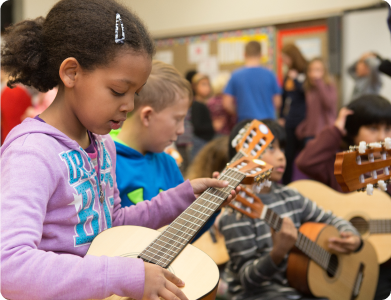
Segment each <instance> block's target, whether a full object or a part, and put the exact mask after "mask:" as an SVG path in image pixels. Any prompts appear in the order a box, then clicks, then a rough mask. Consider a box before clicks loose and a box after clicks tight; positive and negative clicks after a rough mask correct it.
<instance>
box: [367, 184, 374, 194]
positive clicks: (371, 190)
mask: <svg viewBox="0 0 391 300" xmlns="http://www.w3.org/2000/svg"><path fill="white" fill-rule="evenodd" d="M367 195H369V196H372V195H373V184H371V183H368V184H367Z"/></svg>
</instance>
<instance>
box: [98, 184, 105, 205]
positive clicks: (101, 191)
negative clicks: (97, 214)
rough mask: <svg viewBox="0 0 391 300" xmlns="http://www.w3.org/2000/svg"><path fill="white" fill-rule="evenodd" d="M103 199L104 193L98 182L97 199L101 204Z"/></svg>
mask: <svg viewBox="0 0 391 300" xmlns="http://www.w3.org/2000/svg"><path fill="white" fill-rule="evenodd" d="M104 200H105V198H104V194H103V190H102V185H101V184H99V201H100V203H102V204H103V201H104Z"/></svg>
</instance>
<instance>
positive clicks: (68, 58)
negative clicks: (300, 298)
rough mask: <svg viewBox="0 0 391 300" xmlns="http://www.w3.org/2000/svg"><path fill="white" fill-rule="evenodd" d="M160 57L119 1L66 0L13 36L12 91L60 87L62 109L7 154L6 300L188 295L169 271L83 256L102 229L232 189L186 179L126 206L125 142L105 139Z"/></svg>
mask: <svg viewBox="0 0 391 300" xmlns="http://www.w3.org/2000/svg"><path fill="white" fill-rule="evenodd" d="M153 52H154V46H153V41H152V39H151V38H150V36H149V34H148V32H147V31H146V29H145V27H144V25H143V24H142V23H141V22H140V20H139V19H138V18H137V17H136V16H135V15H134V14H133V13H131V12H129V11H128V10H127V9H126V8H124V7H123V6H121V5H119V4H118V3H116V2H115V1H113V0H83V1H79V0H61V1H59V2H58V3H57V4H56V5H55V6H54V7H53V8H52V9H51V10H50V12H49V13H48V15H47V17H46V19H43V18H38V19H36V20H31V21H24V22H21V23H18V24H16V25H15V26H13V27H12V28H10V29H9V30H8V34H7V36H6V37H5V45H4V46H3V48H2V53H1V54H2V61H1V63H2V67H4V68H5V70H6V71H7V72H9V74H10V79H11V80H9V82H8V84H9V85H12V84H14V83H19V82H20V83H23V84H27V85H31V86H33V87H35V88H37V89H38V90H40V91H42V92H45V91H47V90H49V89H51V88H53V87H55V86H57V85H58V86H59V89H58V94H57V96H56V98H55V100H54V102H53V103H52V105H51V106H50V107H49V108H48V109H47V110H45V112H43V113H42V114H41V115H39V116H37V117H36V118H35V119H31V118H28V119H26V120H25V121H24V122H23V123H22V124H21V125H19V126H17V127H15V128H14V129H13V130H12V131H11V132H10V134H9V135H8V136H7V139H6V140H5V143H4V145H3V146H2V147H1V179H2V191H1V192H2V211H1V213H2V215H1V226H2V236H1V238H2V241H1V242H2V243H1V262H2V266H1V267H2V270H1V271H2V278H1V292H2V294H3V296H5V297H7V298H8V299H67V300H68V299H102V298H106V297H108V296H110V295H112V294H117V295H119V296H126V297H131V298H134V299H141V298H143V299H157V298H158V297H163V298H165V299H172V298H174V296H176V297H178V298H179V299H187V298H186V296H185V295H184V294H183V292H182V291H181V290H180V289H179V288H178V286H183V285H184V283H183V282H182V281H181V280H180V279H179V278H177V277H176V276H175V275H174V274H172V273H170V272H169V271H167V270H165V269H163V268H161V267H160V266H157V265H153V264H149V263H145V262H144V261H143V260H141V259H137V258H129V257H106V256H101V257H96V256H90V255H85V254H86V253H87V250H88V248H89V246H90V244H91V242H92V240H93V239H94V237H95V236H96V235H97V234H98V233H100V232H102V231H103V230H105V229H107V228H110V227H112V226H119V225H138V226H146V227H150V228H159V227H161V226H163V225H166V224H168V223H170V222H171V221H172V220H173V219H174V218H175V217H177V216H178V215H179V214H180V213H181V212H182V211H183V210H184V209H185V208H186V207H187V206H188V205H189V204H190V203H191V202H192V201H193V200H194V199H195V194H199V193H201V192H202V191H204V190H205V189H206V188H207V187H209V186H215V187H223V186H226V184H227V183H224V182H223V181H218V180H215V179H200V180H195V181H192V182H189V181H187V182H185V183H183V184H181V185H179V186H178V187H177V188H175V189H171V190H169V191H167V192H162V193H161V194H160V195H159V196H157V197H155V198H154V199H152V201H144V202H142V203H140V204H139V205H136V206H133V207H129V208H121V206H120V198H119V193H118V189H117V184H116V176H115V164H116V162H115V160H116V155H115V146H114V143H113V141H112V140H111V139H110V137H109V136H108V135H107V134H108V133H109V131H110V130H111V129H117V128H119V127H120V126H121V123H122V122H123V121H124V120H125V118H126V114H127V113H128V112H130V111H131V110H132V109H133V104H134V95H135V94H138V93H140V92H141V90H142V87H143V85H144V84H146V82H147V79H148V76H149V73H150V71H151V57H152V54H153ZM232 195H234V193H232ZM230 197H231V198H232V196H230ZM136 242H137V241H135V243H136Z"/></svg>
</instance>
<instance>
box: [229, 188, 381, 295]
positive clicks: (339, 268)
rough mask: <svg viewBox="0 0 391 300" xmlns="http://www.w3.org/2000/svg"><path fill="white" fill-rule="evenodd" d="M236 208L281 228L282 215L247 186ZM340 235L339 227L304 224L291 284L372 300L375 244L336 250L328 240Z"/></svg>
mask: <svg viewBox="0 0 391 300" xmlns="http://www.w3.org/2000/svg"><path fill="white" fill-rule="evenodd" d="M235 204H236V205H235V206H236V210H238V211H240V212H241V213H242V214H245V215H247V216H249V217H251V218H260V219H263V220H265V222H266V223H267V224H268V225H269V226H270V227H272V228H273V229H274V230H275V231H279V230H280V229H281V226H282V220H283V219H282V218H281V217H280V216H279V215H277V214H276V213H275V212H274V211H273V210H271V209H270V208H268V207H267V206H266V205H264V204H263V203H262V201H261V200H260V199H259V198H258V197H257V196H256V195H254V194H253V193H251V192H250V191H249V190H247V189H243V190H242V191H241V192H240V193H239V195H237V197H236V199H235ZM334 236H339V232H338V230H337V229H336V228H335V227H334V226H331V225H327V224H322V223H312V222H308V223H304V224H303V225H302V226H301V227H300V228H299V232H298V238H297V240H296V243H295V247H296V248H297V249H298V250H300V251H294V250H293V251H291V253H290V255H289V257H288V266H287V278H288V282H289V285H290V286H292V287H293V288H295V289H296V290H298V291H299V292H301V293H303V294H310V295H313V296H316V297H325V298H328V299H329V300H352V299H354V300H369V299H373V297H374V295H375V290H376V285H377V279H378V275H379V274H378V273H379V265H378V263H377V256H376V252H375V249H374V247H373V246H372V244H371V243H369V242H367V241H364V244H363V246H362V248H361V249H360V251H358V252H356V253H351V254H348V255H346V254H339V253H334V252H333V251H332V250H330V249H329V248H328V239H329V238H330V237H334Z"/></svg>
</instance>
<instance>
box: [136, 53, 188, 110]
mask: <svg viewBox="0 0 391 300" xmlns="http://www.w3.org/2000/svg"><path fill="white" fill-rule="evenodd" d="M192 96H193V91H192V89H191V85H190V83H189V82H188V81H187V80H186V79H185V77H183V76H182V74H181V73H179V72H178V70H177V69H175V68H174V67H173V66H171V65H169V64H166V63H164V62H161V61H157V60H154V61H153V62H152V71H151V74H150V75H149V78H148V81H147V83H146V85H145V86H144V87H143V89H142V91H141V92H140V94H139V95H138V96H136V97H135V99H134V109H135V110H136V109H138V108H140V107H142V106H146V105H148V106H151V107H152V108H153V109H154V110H156V111H161V110H163V109H165V108H166V107H168V106H170V105H172V104H173V103H174V102H175V101H176V100H178V98H180V97H188V99H189V104H190V100H191V99H192Z"/></svg>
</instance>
